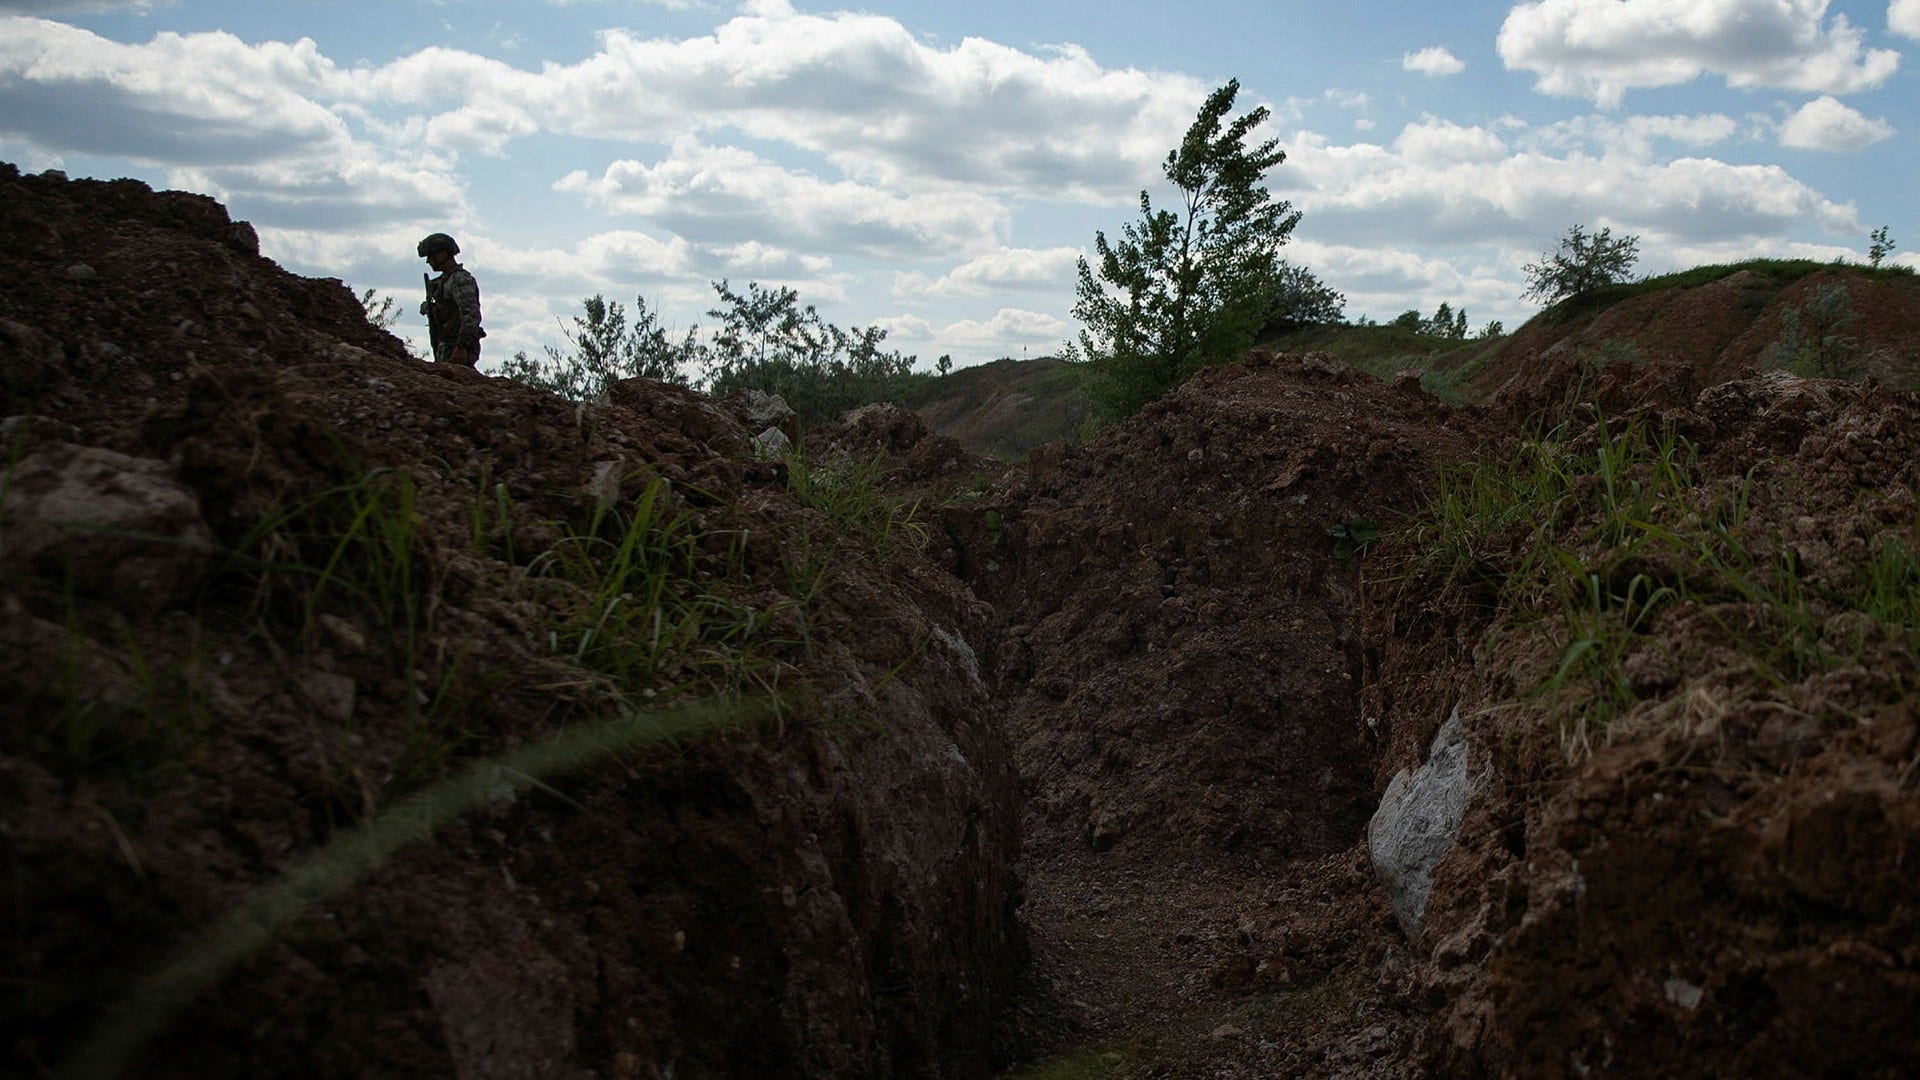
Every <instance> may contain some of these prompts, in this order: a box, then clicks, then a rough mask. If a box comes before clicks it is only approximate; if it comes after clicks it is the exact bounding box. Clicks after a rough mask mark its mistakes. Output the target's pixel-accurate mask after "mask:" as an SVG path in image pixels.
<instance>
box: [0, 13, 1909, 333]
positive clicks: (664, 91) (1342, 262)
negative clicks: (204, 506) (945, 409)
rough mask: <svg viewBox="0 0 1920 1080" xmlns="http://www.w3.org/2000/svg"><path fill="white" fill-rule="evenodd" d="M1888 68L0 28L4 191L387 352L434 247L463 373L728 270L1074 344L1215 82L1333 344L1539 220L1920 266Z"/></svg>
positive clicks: (689, 17)
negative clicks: (218, 207) (126, 210)
mask: <svg viewBox="0 0 1920 1080" xmlns="http://www.w3.org/2000/svg"><path fill="white" fill-rule="evenodd" d="M1917 63H1920V0H1891V3H1888V2H1887V0H1879V2H1867V3H1853V2H1839V3H1831V2H1826V0H1530V2H1527V3H1519V4H1511V5H1508V4H1484V5H1463V6H1458V7H1454V8H1448V7H1447V6H1445V5H1435V4H1431V3H1405V2H1384V0H1381V2H1372V0H1354V2H1350V3H1345V4H1328V3H1314V4H1298V3H1284V2H1280V3H1276V2H1272V0H1268V2H1265V3H1238V2H1236V3H1197V4H1187V5H1175V4H1166V3H1154V4H1148V3H1137V2H1133V0H1118V2H1112V0H1110V2H1104V3H1101V4H1097V5H1094V4H1089V5H1084V6H1082V5H1075V4H1036V3H1032V2H1031V0H1028V2H1012V0H975V2H970V3H964V4H955V3H951V2H941V3H934V2H913V3H872V4H867V5H864V6H847V7H835V6H827V5H810V4H808V3H806V2H805V0H751V2H748V3H744V4H731V3H728V4H719V3H703V2H700V0H651V2H649V0H566V2H559V0H555V2H546V3H542V2H522V3H504V2H487V0H442V2H432V0H384V2H380V3H366V2H360V0H344V2H317V0H255V2H252V3H246V4H236V3H199V2H194V0H179V2H173V3H168V2H164V0H148V2H117V0H0V160H6V161H11V162H14V163H16V164H18V165H20V166H21V167H23V168H26V169H29V170H35V171H37V170H39V169H46V168H58V169H63V170H65V171H66V172H67V173H68V174H70V175H74V176H99V177H116V176H134V177H138V178H140V179H143V180H146V181H147V182H149V183H151V184H154V185H155V186H156V187H178V188H185V189H189V190H196V191H203V192H206V193H208V194H211V195H214V196H216V197H218V198H220V199H222V200H223V201H225V202H226V203H227V204H228V205H229V207H230V208H231V209H232V211H233V213H234V214H235V216H237V217H242V218H246V219H248V220H251V221H252V222H254V224H255V226H256V227H257V228H258V229H259V231H260V234H261V240H262V248H263V251H264V252H265V253H266V254H267V255H269V256H271V257H273V258H274V259H276V260H278V261H279V262H280V263H281V264H282V265H284V266H286V267H287V268H288V269H291V270H294V271H296V272H299V273H304V274H312V275H318V276H331V277H339V278H342V279H343V280H345V281H346V282H348V284H350V285H352V286H354V287H355V288H356V289H363V288H369V287H370V288H374V289H376V290H379V291H381V292H387V293H391V294H393V295H395V296H397V297H400V298H401V299H402V300H403V301H404V304H403V309H404V310H405V311H406V312H407V313H408V316H407V318H406V319H404V320H403V323H402V325H401V326H400V327H398V328H397V329H398V330H399V331H401V332H402V333H403V334H404V335H406V336H409V337H410V338H411V339H413V340H414V341H416V342H418V341H419V340H420V339H421V338H423V336H424V329H423V328H422V327H420V326H419V325H418V323H419V322H420V320H419V319H418V317H417V316H413V315H412V310H413V303H412V300H413V297H414V296H415V294H416V293H417V292H418V291H419V274H420V270H421V269H422V267H421V264H420V262H419V260H417V259H416V258H415V257H414V253H413V246H414V242H415V241H416V240H417V239H418V238H419V237H420V236H421V235H423V234H425V233H427V232H431V231H440V230H444V231H448V232H451V233H453V234H454V235H456V236H457V237H459V239H460V241H461V244H462V247H463V249H464V253H463V256H462V257H463V260H464V261H465V262H466V263H467V265H468V266H469V267H470V268H471V269H473V270H474V272H475V273H476V275H477V276H478V277H479V278H480V281H481V285H482V288H483V290H484V292H485V300H486V309H487V324H488V329H489V335H490V336H489V338H488V347H489V356H490V358H492V359H496V360H497V359H499V358H501V357H504V356H506V355H509V354H510V353H512V352H513V351H514V350H516V349H527V350H530V351H535V350H537V349H538V347H539V346H540V345H542V344H545V343H557V342H558V341H559V336H560V334H559V324H560V320H562V319H564V318H567V317H570V316H571V315H572V314H574V313H575V312H577V311H578V308H579V301H580V299H581V298H582V297H584V296H587V295H589V294H592V293H602V294H605V295H606V296H608V297H609V298H610V299H618V300H622V301H623V302H627V303H629V304H630V303H631V302H632V298H633V297H635V296H642V297H645V298H646V300H647V302H648V303H649V304H650V305H652V306H653V307H655V308H656V309H657V310H659V311H660V312H661V314H662V315H663V317H664V319H665V321H666V322H667V323H668V324H670V325H672V326H675V327H685V326H687V325H689V324H692V323H708V322H711V320H710V319H707V318H706V316H705V314H704V313H705V311H706V309H707V308H708V307H710V306H711V305H712V301H713V294H712V291H711V289H710V288H709V285H708V283H709V282H711V281H714V280H718V279H722V278H725V279H729V280H731V281H732V282H733V284H734V285H735V286H736V287H738V286H740V285H741V284H743V283H744V282H747V281H760V282H762V283H766V284H780V285H788V286H791V287H793V288H795V289H797V290H798V291H799V293H800V295H801V296H802V298H803V299H804V300H807V301H809V302H812V303H814V304H816V305H817V306H818V307H819V309H820V311H821V313H822V314H823V315H824V316H825V317H827V318H828V319H830V320H832V321H834V322H837V323H839V324H841V325H843V326H851V325H866V324H877V325H881V326H884V327H886V328H888V330H889V333H890V337H889V344H890V345H892V346H893V347H896V348H899V349H902V350H903V351H906V352H910V353H916V354H918V355H919V356H920V357H921V358H922V359H923V361H926V362H928V363H931V361H932V359H933V358H934V357H936V356H938V355H940V354H942V353H947V354H951V355H952V356H953V357H954V359H955V361H956V362H957V363H959V364H962V365H966V364H972V363H979V362H983V361H986V360H991V359H994V358H997V357H1001V356H1016V357H1018V356H1040V355H1046V354H1050V353H1052V352H1054V351H1055V350H1056V349H1057V348H1058V346H1059V345H1060V343H1061V342H1063V341H1065V340H1067V339H1068V338H1070V337H1071V336H1072V335H1073V334H1074V332H1075V330H1076V327H1075V325H1074V323H1073V321H1072V317H1071V309H1072V306H1073V298H1074V296H1073V294H1074V260H1075V258H1076V257H1077V256H1078V255H1079V254H1081V253H1082V252H1084V251H1087V250H1089V249H1090V248H1091V246H1092V239H1093V233H1094V231H1095V230H1096V229H1104V230H1106V231H1107V232H1109V233H1114V232H1117V231H1118V230H1119V228H1120V227H1121V226H1122V225H1123V224H1125V223H1127V222H1129V221H1131V220H1132V219H1133V218H1134V217H1135V215H1136V204H1137V200H1138V197H1139V192H1140V190H1141V189H1142V188H1148V189H1149V190H1152V191H1153V192H1154V193H1155V194H1156V196H1157V197H1158V196H1160V195H1161V194H1162V192H1161V188H1160V185H1159V183H1158V181H1159V174H1158V168H1159V163H1160V161H1161V159H1162V158H1163V157H1164V156H1165V154H1166V151H1167V150H1168V149H1169V148H1170V147H1171V146H1172V145H1173V144H1174V142H1175V141H1176V140H1177V139H1178V138H1179V136H1180V134H1181V132H1182V131H1183V130H1184V129H1185V127H1186V126H1187V124H1188V123H1190V122H1191V120H1192V118H1193V115H1194V112H1195V110H1196V108H1197V107H1198V105H1199V103H1200V101H1201V100H1202V99H1203V98H1204V97H1205V95H1206V94H1207V92H1208V91H1209V90H1211V89H1212V88H1214V87H1215V86H1218V85H1219V84H1221V83H1223V82H1224V81H1226V80H1227V79H1228V78H1238V79H1239V80H1240V82H1241V84H1242V87H1243V89H1242V94H1241V104H1242V105H1243V106H1244V107H1251V106H1253V105H1256V104H1259V105H1266V106H1268V107H1269V108H1270V109H1271V110H1272V111H1273V117H1272V121H1271V124H1270V129H1269V132H1268V133H1269V134H1271V135H1272V136H1274V137H1276V138H1278V139H1279V141H1280V144H1281V146H1282V148H1283V149H1285V150H1286V151H1287V153H1288V160H1287V161H1286V162H1285V164H1283V165H1282V166H1281V167H1280V168H1279V169H1277V170H1275V172H1274V173H1273V174H1272V176H1271V177H1270V181H1271V186H1272V187H1273V189H1274V192H1275V194H1276V195H1277V196H1279V197H1280V198H1284V199H1288V200H1290V201H1292V202H1293V204H1294V205H1295V207H1296V208H1298V209H1300V210H1301V211H1303V212H1304V217H1303V219H1302V221H1301V223H1300V226H1299V227H1298V229H1297V230H1296V231H1295V233H1294V239H1293V243H1292V244H1290V245H1289V247H1288V248H1287V250H1286V254H1287V256H1288V257H1289V258H1291V259H1293V260H1294V261H1296V262H1299V263H1302V264H1304V265H1306V266H1308V267H1310V268H1311V269H1313V270H1314V272H1316V273H1317V274H1319V275H1320V277H1321V278H1322V279H1323V280H1325V281H1326V282H1327V283H1328V284H1329V285H1331V286H1333V287H1334V288H1335V289H1338V290H1339V291H1341V292H1342V293H1344V294H1345V295H1346V297H1347V313H1348V315H1349V317H1358V316H1360V315H1370V316H1372V317H1374V318H1376V319H1381V320H1386V319H1391V318H1392V317H1393V316H1395V315H1396V314H1398V313H1400V312H1401V311H1405V310H1407V309H1409V308H1417V309H1419V310H1421V311H1423V312H1431V311H1432V310H1433V309H1434V307H1436V306H1437V305H1438V304H1439V303H1441V302H1442V301H1445V302H1447V303H1449V304H1451V305H1452V306H1453V307H1455V308H1461V307H1464V308H1465V309H1466V310H1467V312H1468V313H1469V318H1470V320H1471V322H1472V323H1473V325H1474V326H1475V327H1478V326H1480V325H1483V324H1484V323H1485V322H1486V321H1487V320H1488V319H1499V320H1501V321H1502V322H1504V323H1505V324H1506V325H1507V327H1508V328H1512V327H1514V326H1516V325H1518V324H1519V323H1520V322H1521V321H1524V319H1525V318H1527V316H1528V315H1530V314H1531V313H1532V311H1533V308H1532V307H1531V305H1529V304H1527V303H1525V302H1523V301H1522V300H1521V299H1520V294H1521V292H1522V291H1523V289H1524V287H1525V281H1524V275H1523V270H1522V268H1523V266H1524V265H1525V264H1526V263H1527V262H1529V261H1531V260H1534V259H1537V258H1538V257H1539V255H1540V253H1541V252H1543V251H1545V250H1547V249H1549V248H1551V247H1552V246H1553V245H1554V243H1555V242H1556V239H1557V238H1558V237H1559V236H1560V235H1561V234H1562V233H1563V232H1564V231H1565V230H1566V228H1567V227H1568V226H1570V225H1573V224H1576V223H1581V224H1586V225H1590V226H1596V227H1598V226H1607V227H1611V228H1612V229H1613V230H1614V231H1615V232H1616V233H1623V232H1624V233H1631V234H1634V235H1637V236H1639V237H1641V241H1642V243H1641V250H1642V259H1641V267H1640V268H1641V269H1642V270H1644V271H1646V272H1661V271H1665V270H1671V269H1678V268H1683V267H1687V266H1692V265H1697V264H1699V263H1703V262H1723V261H1729V260H1734V259H1741V258H1747V257H1752V256H1772V257H1811V258H1817V259H1830V258H1836V257H1848V258H1856V259H1864V257H1865V252H1866V250H1867V245H1868V243H1869V240H1868V234H1869V232H1870V231H1871V230H1872V229H1874V228H1875V227H1878V226H1882V225H1884V226H1887V227H1888V228H1889V229H1890V231H1891V234H1892V236H1893V239H1894V240H1895V241H1896V242H1897V243H1898V244H1899V245H1900V248H1899V249H1898V250H1897V251H1896V260H1897V261H1901V262H1906V263H1908V264H1911V265H1920V258H1916V257H1915V251H1914V250H1912V249H1920V209H1916V201H1917V200H1920V146H1917V144H1916V138H1920V81H1917V80H1920V75H1917V74H1916V70H1915V68H1916V64H1917Z"/></svg>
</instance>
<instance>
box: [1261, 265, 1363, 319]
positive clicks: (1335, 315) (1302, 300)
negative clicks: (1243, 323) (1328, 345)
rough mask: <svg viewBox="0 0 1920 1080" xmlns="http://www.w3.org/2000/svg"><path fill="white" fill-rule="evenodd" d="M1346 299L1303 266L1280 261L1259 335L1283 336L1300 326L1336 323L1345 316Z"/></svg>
mask: <svg viewBox="0 0 1920 1080" xmlns="http://www.w3.org/2000/svg"><path fill="white" fill-rule="evenodd" d="M1346 307H1347V298H1346V297H1345V296H1342V295H1341V294H1339V293H1337V292H1335V291H1333V290H1332V289H1330V288H1328V287H1327V285H1326V283H1325V282H1323V281H1321V280H1320V279H1319V278H1318V277H1316V276H1314V273H1313V271H1311V270H1308V269H1307V268H1306V267H1304V266H1295V265H1294V264H1292V263H1290V262H1287V261H1286V260H1284V259H1283V260H1281V261H1280V263H1279V265H1278V270H1277V273H1276V274H1275V277H1274V284H1273V291H1272V293H1271V294H1270V295H1269V299H1268V301H1267V317H1266V325H1265V327H1264V328H1263V329H1262V330H1261V333H1262V334H1276V333H1284V332H1286V331H1288V330H1298V329H1299V328H1301V327H1303V326H1318V325H1322V324H1325V323H1337V322H1339V321H1341V319H1342V317H1343V316H1344V315H1345V312H1346Z"/></svg>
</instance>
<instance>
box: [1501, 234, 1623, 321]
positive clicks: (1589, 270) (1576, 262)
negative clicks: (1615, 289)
mask: <svg viewBox="0 0 1920 1080" xmlns="http://www.w3.org/2000/svg"><path fill="white" fill-rule="evenodd" d="M1639 258H1640V238H1639V237H1637V236H1622V237H1620V238H1619V239H1617V240H1616V239H1614V237H1613V231H1612V230H1611V229H1601V230H1600V231H1599V232H1596V233H1589V232H1587V231H1586V229H1585V228H1584V227H1582V226H1579V225H1575V226H1573V227H1572V228H1570V229H1568V230H1567V235H1566V236H1564V237H1562V238H1561V240H1560V250H1559V251H1557V252H1554V251H1549V252H1545V253H1543V254H1542V255H1541V256H1540V261H1539V262H1537V263H1528V264H1527V266H1526V275H1527V291H1526V292H1524V293H1522V294H1520V295H1521V298H1522V299H1527V300H1539V301H1540V302H1541V303H1544V304H1553V303H1557V302H1558V301H1560V300H1563V299H1566V298H1567V297H1571V296H1579V295H1580V294H1582V293H1587V292H1591V291H1593V290H1594V289H1598V288H1601V287H1604V286H1607V285H1615V284H1618V283H1620V282H1623V281H1625V280H1627V277H1628V276H1629V274H1630V273H1631V272H1632V270H1633V264H1634V263H1635V262H1637V261H1638V260H1639Z"/></svg>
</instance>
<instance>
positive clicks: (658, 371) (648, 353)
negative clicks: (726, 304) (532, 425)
mask: <svg viewBox="0 0 1920 1080" xmlns="http://www.w3.org/2000/svg"><path fill="white" fill-rule="evenodd" d="M580 306H581V308H582V312H583V313H582V314H580V315H576V316H574V317H573V329H572V330H570V331H569V330H567V329H565V328H564V327H563V328H562V329H561V334H562V335H563V336H564V337H565V338H566V339H567V345H568V349H566V350H561V349H556V348H554V347H553V346H551V345H548V346H545V347H544V349H543V351H544V352H545V353H546V359H544V360H540V359H535V358H532V357H529V356H528V355H527V354H526V353H524V352H519V353H515V354H513V356H512V357H511V358H510V359H508V360H507V361H506V363H504V364H502V365H501V366H500V374H502V375H504V376H506V377H507V378H509V379H513V380H516V381H518V382H523V383H526V384H527V385H529V386H537V387H539V388H541V389H542V390H550V391H552V392H553V393H556V394H558V395H560V396H561V397H563V398H566V399H567V400H569V401H593V400H597V399H599V398H601V397H603V396H605V394H606V392H607V388H608V387H609V386H611V385H613V384H614V383H616V382H618V381H620V380H621V379H658V380H660V381H661V382H669V383H675V384H679V385H685V384H686V383H687V375H686V370H687V369H688V368H690V367H692V366H693V365H694V364H695V363H696V362H697V360H698V358H699V356H700V347H699V345H698V343H697V342H696V341H695V338H694V335H695V328H693V327H689V328H688V329H687V332H686V334H685V335H684V336H682V337H681V338H680V339H679V340H678V341H675V340H674V339H673V338H672V337H671V336H669V335H668V333H667V331H666V328H665V327H663V326H661V325H660V319H659V316H657V315H656V314H654V312H653V311H652V310H651V309H650V308H648V307H647V301H646V299H645V298H644V297H639V296H636V297H634V300H633V319H632V323H631V325H629V323H628V319H627V312H626V309H625V308H623V307H621V306H620V303H619V301H614V302H612V303H608V302H607V299H606V298H605V297H604V296H602V295H600V294H599V293H595V294H594V295H592V296H589V297H587V298H586V299H585V300H582V301H581V302H580Z"/></svg>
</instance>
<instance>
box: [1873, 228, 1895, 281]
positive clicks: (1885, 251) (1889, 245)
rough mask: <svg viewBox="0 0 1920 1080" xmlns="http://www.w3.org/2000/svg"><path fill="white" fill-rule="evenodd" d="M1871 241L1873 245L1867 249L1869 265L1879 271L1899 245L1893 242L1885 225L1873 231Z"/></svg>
mask: <svg viewBox="0 0 1920 1080" xmlns="http://www.w3.org/2000/svg"><path fill="white" fill-rule="evenodd" d="M1870 239H1871V240H1872V241H1873V243H1872V245H1871V246H1869V247H1868V248H1867V265H1868V266H1871V267H1873V268H1874V269H1875V270H1878V269H1879V268H1880V264H1881V262H1883V261H1884V260H1885V259H1886V257H1887V256H1889V255H1891V254H1893V249H1894V248H1895V247H1897V246H1899V245H1897V244H1895V243H1894V242H1893V237H1892V236H1891V235H1889V234H1888V232H1887V227H1886V226H1885V225H1882V226H1880V227H1879V228H1877V229H1875V230H1873V234H1872V236H1871V237H1870Z"/></svg>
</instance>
